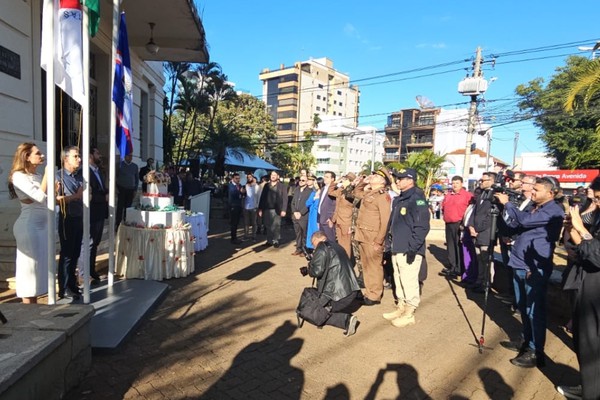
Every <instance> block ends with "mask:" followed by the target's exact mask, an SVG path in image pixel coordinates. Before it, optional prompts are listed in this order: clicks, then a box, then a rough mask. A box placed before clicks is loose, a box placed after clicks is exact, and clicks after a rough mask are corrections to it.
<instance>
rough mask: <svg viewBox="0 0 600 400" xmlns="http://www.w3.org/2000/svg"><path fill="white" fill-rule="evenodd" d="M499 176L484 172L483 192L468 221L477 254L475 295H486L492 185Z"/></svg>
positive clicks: (490, 234)
mask: <svg viewBox="0 0 600 400" xmlns="http://www.w3.org/2000/svg"><path fill="white" fill-rule="evenodd" d="M497 176H498V174H496V173H495V172H484V173H483V174H482V175H481V179H479V188H480V189H481V192H480V194H479V196H477V198H476V199H475V203H474V206H473V212H472V213H471V216H470V218H469V220H468V221H467V226H466V228H467V229H468V230H469V233H470V235H471V237H472V238H473V241H474V243H475V253H476V254H477V279H476V281H475V282H474V284H473V285H471V289H472V290H473V292H475V293H484V292H485V288H484V283H485V282H484V278H485V269H486V268H489V254H488V251H494V249H489V247H490V240H491V237H492V233H493V232H492V213H491V210H492V200H493V199H494V196H493V195H494V191H493V189H492V185H493V184H494V183H495V182H496V178H497ZM494 234H495V232H494Z"/></svg>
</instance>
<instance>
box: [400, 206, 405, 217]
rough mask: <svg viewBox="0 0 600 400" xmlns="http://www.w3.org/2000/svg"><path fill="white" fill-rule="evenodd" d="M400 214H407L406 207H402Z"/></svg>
mask: <svg viewBox="0 0 600 400" xmlns="http://www.w3.org/2000/svg"><path fill="white" fill-rule="evenodd" d="M400 214H401V215H406V207H402V208H401V209H400Z"/></svg>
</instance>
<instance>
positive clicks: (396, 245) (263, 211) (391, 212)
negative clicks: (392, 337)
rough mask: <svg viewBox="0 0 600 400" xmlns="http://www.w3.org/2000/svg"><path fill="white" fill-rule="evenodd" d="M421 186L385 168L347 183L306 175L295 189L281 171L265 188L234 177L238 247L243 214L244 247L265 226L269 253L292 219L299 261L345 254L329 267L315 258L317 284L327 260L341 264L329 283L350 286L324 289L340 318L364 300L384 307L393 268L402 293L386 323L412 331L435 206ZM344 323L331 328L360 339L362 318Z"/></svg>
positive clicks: (349, 176) (412, 176) (413, 177)
mask: <svg viewBox="0 0 600 400" xmlns="http://www.w3.org/2000/svg"><path fill="white" fill-rule="evenodd" d="M416 182H417V174H416V172H415V171H414V170H413V169H406V170H402V171H392V172H390V171H388V170H386V169H385V168H381V169H380V170H378V171H375V172H373V173H372V174H371V175H368V176H367V175H361V176H357V175H356V174H354V173H351V172H349V173H346V174H344V175H343V176H341V177H337V176H336V174H335V173H334V172H332V171H326V172H325V173H324V174H323V177H322V178H317V177H316V176H314V175H313V174H311V173H309V172H308V171H306V170H301V171H300V174H299V175H298V177H296V178H293V177H292V178H291V179H290V184H288V187H287V188H286V187H285V185H284V184H283V182H282V181H281V179H280V176H279V174H278V172H277V171H272V172H271V173H270V174H269V175H268V180H266V181H264V182H262V183H260V184H258V183H257V182H256V180H255V179H254V176H253V175H252V174H247V175H246V184H245V185H241V184H240V177H239V175H238V174H234V175H233V176H232V178H231V182H230V184H229V189H228V201H229V210H230V225H231V242H232V243H234V244H239V243H240V242H241V241H240V240H238V238H237V230H238V224H239V221H240V210H242V209H243V212H244V213H247V214H248V217H247V218H244V239H252V240H256V232H257V230H258V229H257V227H258V226H261V224H262V225H264V227H265V234H266V242H265V243H264V245H265V246H273V247H275V248H278V247H279V245H280V240H281V224H282V220H284V219H285V218H286V217H289V218H290V219H291V223H292V225H293V227H294V233H295V240H294V248H293V252H292V254H291V255H292V256H306V255H307V254H309V253H313V254H320V253H321V250H320V249H321V247H320V246H327V251H326V252H328V253H332V254H333V253H336V254H337V255H336V256H335V257H328V258H325V259H324V258H323V257H315V258H313V259H312V260H311V262H310V263H309V266H308V273H309V274H310V275H311V276H314V277H316V278H318V279H323V275H322V271H325V270H329V269H328V268H326V267H324V266H323V265H321V264H322V263H323V262H325V261H324V260H329V261H328V262H333V261H331V260H334V259H335V260H336V261H335V265H336V268H333V269H331V271H337V272H333V273H330V274H329V275H327V276H326V280H327V281H328V282H329V281H331V282H335V281H344V282H346V283H347V284H346V285H342V286H339V285H338V286H335V285H333V286H332V285H329V284H327V283H323V286H324V287H325V288H326V289H325V291H324V295H325V296H327V297H329V298H330V300H331V301H332V302H334V303H335V307H334V308H335V309H336V313H337V314H339V313H340V312H342V311H343V308H344V307H341V305H344V306H346V305H348V302H349V301H350V300H354V299H356V298H358V299H359V300H360V301H361V303H362V305H365V306H374V305H377V304H380V303H381V299H382V297H383V293H384V285H386V278H385V277H384V264H387V267H386V268H387V269H388V270H389V271H391V272H390V274H389V275H390V277H388V280H389V282H387V283H388V284H389V285H390V286H392V287H394V297H395V301H394V307H393V310H392V311H391V312H388V313H384V314H383V317H384V318H386V319H387V320H389V321H390V322H391V324H392V325H393V326H396V327H404V326H408V325H412V324H414V323H415V316H414V315H415V310H416V309H417V307H418V306H419V301H420V285H421V283H422V280H423V269H424V266H425V237H426V236H427V233H428V232H429V220H430V211H429V205H428V202H427V200H426V198H425V195H424V192H423V190H421V189H420V188H418V187H417V186H416ZM250 193H252V194H251V195H250ZM255 214H256V217H257V218H256V219H255V218H254V215H255ZM249 235H251V237H249ZM407 238H410V239H409V240H406V239H407ZM321 243H325V244H323V245H321ZM341 252H343V254H339V253H341ZM340 271H341V272H340ZM348 271H350V274H349V275H351V276H352V277H353V279H355V280H356V284H357V285H358V286H356V288H355V287H354V286H355V285H354V281H353V280H348V279H347V278H346V276H347V275H348ZM340 274H343V277H344V279H341V278H340V276H342V275H340ZM329 287H336V288H337V289H336V292H335V293H333V292H329V291H328V290H327V288H329ZM359 287H360V288H362V290H358V288H359ZM342 294H343V295H342ZM341 299H343V301H341ZM340 301H341V303H340ZM336 313H334V314H336ZM343 315H344V321H345V323H344V324H341V323H340V322H339V321H340V318H341V317H340V316H339V315H337V316H336V317H334V320H333V321H335V322H330V323H329V324H332V325H334V326H338V327H343V328H344V329H345V332H346V334H348V333H349V334H353V333H354V332H355V330H356V324H357V320H356V318H355V317H354V316H352V315H351V314H349V313H345V314H343ZM342 325H343V326H342Z"/></svg>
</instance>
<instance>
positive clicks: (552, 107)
mask: <svg viewBox="0 0 600 400" xmlns="http://www.w3.org/2000/svg"><path fill="white" fill-rule="evenodd" d="M589 64H590V61H589V60H587V59H585V58H583V57H576V56H572V57H569V58H568V59H567V64H566V65H565V66H564V67H558V68H557V69H556V74H554V75H553V76H552V78H551V80H550V82H549V83H548V85H546V86H544V80H543V79H542V78H536V79H534V80H532V81H530V82H529V83H528V84H527V85H519V86H518V87H517V88H516V93H517V95H519V96H520V97H521V100H520V102H519V108H520V110H521V111H525V112H526V114H525V115H524V116H523V117H524V118H532V119H533V121H534V125H536V126H537V127H539V128H540V129H541V130H542V133H541V134H540V136H539V137H540V139H541V140H542V141H543V142H544V144H545V147H546V150H547V152H548V154H549V155H550V156H552V157H554V158H555V160H556V166H557V167H559V168H565V169H575V168H591V169H593V168H598V167H600V141H599V140H598V136H597V135H595V134H594V131H595V126H596V122H597V121H598V106H599V103H598V99H597V98H595V97H589V98H588V101H587V105H588V107H587V108H586V109H579V110H577V111H576V112H574V113H572V114H571V115H569V114H567V112H565V111H564V108H563V107H564V104H565V100H566V99H568V97H569V91H570V90H571V89H572V88H573V87H574V86H573V85H575V82H577V79H578V77H580V74H585V71H586V69H587V68H588V65H589ZM590 93H591V92H590Z"/></svg>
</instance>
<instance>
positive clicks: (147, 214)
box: [125, 207, 185, 228]
mask: <svg viewBox="0 0 600 400" xmlns="http://www.w3.org/2000/svg"><path fill="white" fill-rule="evenodd" d="M184 216H185V211H184V210H178V211H146V210H137V209H135V208H133V207H131V208H128V209H127V210H125V221H126V223H127V225H134V226H139V227H146V228H156V227H159V228H172V227H177V226H181V225H182V224H184V222H185V221H184Z"/></svg>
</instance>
